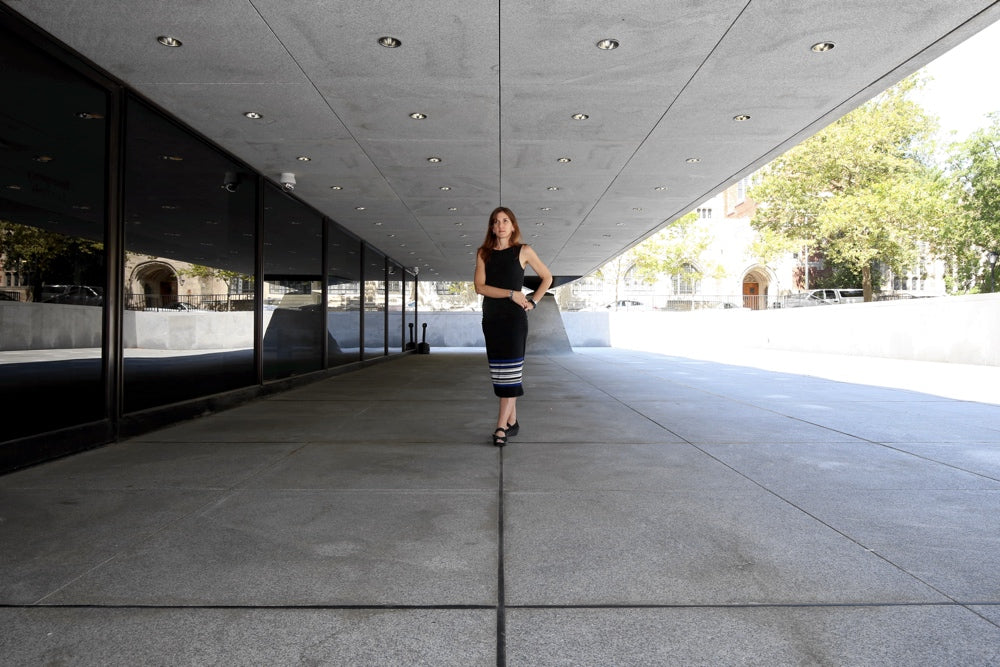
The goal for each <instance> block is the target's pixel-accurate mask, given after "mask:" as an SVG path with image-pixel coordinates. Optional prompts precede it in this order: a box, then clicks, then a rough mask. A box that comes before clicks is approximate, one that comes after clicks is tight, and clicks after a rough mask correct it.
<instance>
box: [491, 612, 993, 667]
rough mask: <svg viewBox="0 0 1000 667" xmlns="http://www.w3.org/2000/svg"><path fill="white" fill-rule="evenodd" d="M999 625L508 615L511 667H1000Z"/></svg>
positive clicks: (804, 617) (899, 616)
mask: <svg viewBox="0 0 1000 667" xmlns="http://www.w3.org/2000/svg"><path fill="white" fill-rule="evenodd" d="M998 663H1000V628H998V627H997V626H996V625H993V624H991V623H989V622H987V621H985V620H984V619H983V618H981V617H980V616H978V615H976V614H974V613H973V612H971V611H970V610H968V609H966V608H964V607H961V606H939V605H918V606H866V607H824V606H818V607H781V608H768V607H686V608H671V609H509V610H508V612H507V663H506V664H507V665H508V666H509V667H521V666H523V667H529V666H530V667H549V666H552V667H556V666H559V667H568V666H570V665H573V666H591V665H593V666H599V665H643V666H646V665H648V666H652V665H700V666H705V667H715V666H717V665H927V666H930V665H934V666H944V665H948V666H954V667H959V666H963V665H981V666H983V667H985V666H986V665H995V664H998Z"/></svg>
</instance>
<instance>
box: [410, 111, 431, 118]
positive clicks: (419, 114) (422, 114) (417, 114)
mask: <svg viewBox="0 0 1000 667" xmlns="http://www.w3.org/2000/svg"><path fill="white" fill-rule="evenodd" d="M410 118H412V119H413V120H423V119H424V118H427V114H425V113H420V112H419V111H414V112H413V113H411V114H410Z"/></svg>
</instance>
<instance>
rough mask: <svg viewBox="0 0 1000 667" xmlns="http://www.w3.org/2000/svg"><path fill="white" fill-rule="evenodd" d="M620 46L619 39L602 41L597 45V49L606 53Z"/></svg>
mask: <svg viewBox="0 0 1000 667" xmlns="http://www.w3.org/2000/svg"><path fill="white" fill-rule="evenodd" d="M619 46H620V44H619V43H618V40H617V39H602V40H601V41H599V42H598V43H597V48H599V49H603V50H605V51H611V50H612V49H617V48H618V47H619Z"/></svg>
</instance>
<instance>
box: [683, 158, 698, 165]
mask: <svg viewBox="0 0 1000 667" xmlns="http://www.w3.org/2000/svg"><path fill="white" fill-rule="evenodd" d="M684 161H685V162H687V163H688V164H695V163H697V162H701V158H700V157H689V158H688V159H686V160H684Z"/></svg>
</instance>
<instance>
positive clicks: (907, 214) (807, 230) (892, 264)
mask: <svg viewBox="0 0 1000 667" xmlns="http://www.w3.org/2000/svg"><path fill="white" fill-rule="evenodd" d="M919 85H922V80H920V79H918V78H916V77H909V78H907V79H904V80H903V81H901V82H900V83H898V84H897V85H895V86H893V87H892V88H889V89H888V90H886V91H885V92H883V93H882V94H881V95H878V96H876V97H875V98H873V99H872V100H870V101H868V102H867V103H865V104H863V105H862V106H860V107H858V108H857V109H855V110H854V111H852V112H851V113H849V114H847V115H845V116H843V117H842V118H840V119H839V120H837V121H836V122H834V123H833V124H831V125H830V126H828V127H826V128H825V129H823V130H821V131H820V132H818V133H817V134H816V135H814V136H812V137H810V138H809V139H807V140H806V141H804V142H802V143H801V144H799V145H798V146H796V147H795V148H793V149H792V150H790V151H788V152H787V153H785V154H784V155H782V156H780V157H779V158H777V159H776V160H774V161H773V162H772V163H771V164H770V165H769V166H768V167H767V169H765V170H764V173H763V176H762V179H761V181H760V183H759V184H758V185H757V186H756V187H753V188H751V191H750V196H751V197H752V198H753V199H755V200H756V201H757V202H758V204H759V205H758V208H757V212H756V214H755V215H754V218H753V220H752V221H751V224H752V225H753V226H754V228H755V229H757V230H758V231H761V232H768V233H770V234H772V235H773V236H775V237H777V238H780V239H783V240H784V241H786V242H787V241H794V242H795V243H802V244H806V245H808V246H809V248H810V250H811V251H812V250H815V251H816V252H818V253H821V254H822V255H823V256H824V257H825V258H826V259H827V260H828V261H829V262H831V263H833V264H842V265H844V268H846V269H848V270H849V271H854V272H856V273H858V274H860V275H861V281H862V287H863V288H864V291H865V300H866V301H870V300H871V299H872V292H873V285H874V281H873V276H872V269H873V267H874V266H876V265H877V264H881V265H883V266H888V267H889V268H892V269H894V270H897V271H899V270H901V269H902V268H903V267H904V266H907V265H911V264H912V263H914V261H915V260H916V258H917V254H918V243H917V242H918V241H919V240H921V239H926V238H928V236H929V235H931V234H933V232H934V231H936V230H937V229H939V228H940V227H941V226H942V224H943V221H944V220H945V219H947V218H948V217H949V216H950V215H951V214H952V213H951V208H953V204H954V200H953V199H950V198H949V197H948V196H947V193H948V190H949V186H948V181H947V179H946V178H945V177H944V175H943V173H942V172H941V170H939V169H937V168H936V167H935V166H934V162H933V149H934V146H933V142H932V137H933V133H934V132H935V130H936V127H937V121H936V119H934V118H932V117H930V116H928V115H927V114H926V112H925V111H924V110H923V108H922V107H920V105H919V104H917V103H916V102H914V101H912V100H910V99H909V98H908V97H907V95H908V93H909V92H910V91H911V90H913V89H914V88H916V87H917V86H919Z"/></svg>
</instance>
